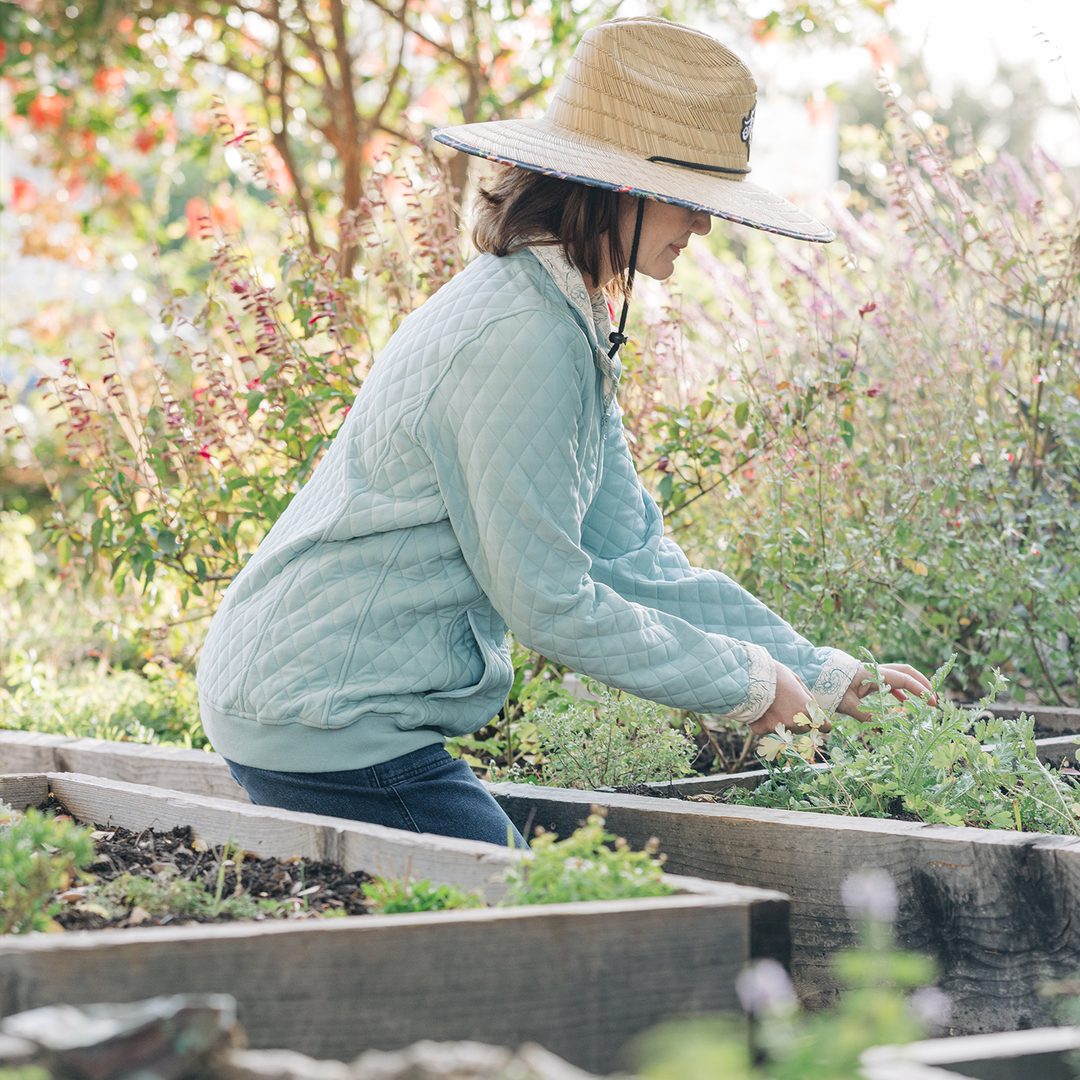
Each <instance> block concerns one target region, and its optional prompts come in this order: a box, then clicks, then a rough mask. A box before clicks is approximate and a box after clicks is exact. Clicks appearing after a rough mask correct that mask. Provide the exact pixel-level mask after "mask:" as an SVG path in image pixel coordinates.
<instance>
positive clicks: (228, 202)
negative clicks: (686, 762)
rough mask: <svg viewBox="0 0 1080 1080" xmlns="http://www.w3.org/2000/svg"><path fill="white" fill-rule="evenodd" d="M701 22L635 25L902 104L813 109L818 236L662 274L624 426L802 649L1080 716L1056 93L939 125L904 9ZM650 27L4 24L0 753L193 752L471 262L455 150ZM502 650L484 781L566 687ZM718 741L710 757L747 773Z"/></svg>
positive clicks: (653, 287) (674, 526)
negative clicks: (598, 45) (231, 603)
mask: <svg viewBox="0 0 1080 1080" xmlns="http://www.w3.org/2000/svg"><path fill="white" fill-rule="evenodd" d="M696 5H697V0H678V2H672V3H667V4H652V5H651V6H647V8H642V6H641V5H640V4H639V5H638V6H637V7H635V8H634V13H637V12H638V11H639V10H648V11H649V12H650V13H653V14H659V15H664V16H667V17H671V18H677V19H687V20H690V19H701V18H704V17H706V16H707V18H708V20H709V25H711V26H713V27H714V28H715V29H716V32H717V33H720V34H721V35H722V36H723V35H724V33H725V32H728V33H729V35H730V36H734V37H740V38H741V37H745V38H746V39H747V40H759V41H760V40H767V39H775V38H787V39H789V40H790V41H792V42H795V43H798V42H800V41H805V39H810V41H811V42H815V43H816V42H821V41H824V42H827V43H828V42H833V43H837V42H849V43H850V42H857V43H859V44H866V45H867V47H868V48H869V49H870V52H871V55H872V56H873V58H874V63H875V65H876V67H877V69H878V71H879V78H878V80H877V83H876V84H873V83H872V82H871V81H869V80H868V81H865V82H864V83H861V84H857V85H856V84H853V85H847V86H839V85H838V86H833V87H830V88H829V96H830V98H831V99H832V100H833V102H834V103H835V107H836V108H837V109H838V110H839V119H840V150H839V153H840V157H839V162H840V178H841V181H842V182H841V183H840V184H839V185H836V187H835V188H834V190H833V193H832V201H831V203H830V205H829V206H827V207H824V206H823V207H821V208H820V212H821V213H823V214H826V215H828V216H829V218H830V220H832V221H833V222H834V223H835V226H836V228H837V231H838V233H839V239H838V240H837V241H836V242H835V243H834V244H832V245H829V246H828V247H826V248H818V247H817V246H810V245H805V246H800V245H797V244H794V243H788V242H785V241H779V242H777V241H775V240H774V238H769V237H766V236H764V235H763V234H761V233H757V232H754V231H752V230H746V229H742V228H739V227H737V226H727V225H725V224H722V223H718V224H717V226H716V228H714V231H713V233H712V234H711V236H710V237H708V238H707V239H705V240H703V241H700V242H699V243H698V244H697V246H696V250H695V248H693V247H692V248H691V249H689V250H688V252H687V253H685V254H684V256H683V259H682V260H681V263H682V264H684V265H681V267H680V271H679V274H678V275H677V278H675V279H673V280H672V281H671V282H669V283H666V284H658V283H653V282H642V283H641V285H640V286H639V299H638V303H637V304H636V305H635V313H634V317H635V319H636V324H635V326H634V333H633V335H632V342H633V343H634V344H633V345H632V347H630V348H628V349H626V350H624V364H625V366H626V375H625V377H624V381H623V386H622V390H621V397H622V400H623V404H624V408H625V409H626V413H627V429H628V433H629V435H630V438H631V440H632V449H633V452H634V454H635V456H636V458H637V461H638V464H639V468H640V470H641V474H642V478H643V480H644V482H645V483H646V485H647V486H648V487H649V488H650V490H652V491H653V492H654V494H655V495H656V497H657V499H658V501H659V502H660V503H661V505H662V507H663V510H664V513H665V516H666V519H667V521H668V524H669V527H670V529H671V531H672V533H673V535H675V536H676V537H677V538H678V539H679V541H680V542H681V543H682V544H683V545H684V546H685V547H686V549H687V551H688V552H689V553H690V555H691V558H692V559H693V560H694V561H695V562H697V563H698V564H700V565H706V566H715V567H719V568H721V569H723V570H724V571H725V572H727V573H728V574H730V575H731V576H733V577H736V578H737V579H738V580H740V581H742V582H743V583H744V584H745V585H746V586H747V587H748V588H750V589H751V590H753V591H755V592H757V593H758V594H760V595H761V596H762V597H763V598H764V599H765V600H766V601H767V602H768V603H770V604H771V605H772V606H774V607H775V608H776V609H777V610H779V611H781V612H782V613H783V614H784V616H785V617H786V618H788V619H789V620H791V621H792V622H793V623H794V624H795V625H796V626H797V627H798V628H799V629H800V630H802V631H803V632H804V633H806V634H807V635H808V636H809V637H811V638H812V639H813V640H815V641H820V642H822V643H830V644H834V645H837V646H840V647H844V648H847V649H849V650H850V651H856V652H857V650H858V648H859V647H861V646H866V647H869V648H871V649H872V650H873V651H874V652H875V654H876V655H877V656H878V657H879V658H880V659H905V660H907V661H908V662H910V663H913V664H916V665H919V666H921V667H922V668H923V669H925V670H932V669H933V668H935V667H937V666H938V665H939V664H940V662H941V661H942V660H943V659H944V658H945V657H947V656H948V655H950V654H951V653H952V652H954V651H955V652H958V653H959V655H960V657H961V661H960V662H959V663H958V664H957V666H956V668H955V669H954V673H953V676H952V679H953V685H952V690H953V692H954V693H955V694H957V695H958V696H966V697H975V696H977V695H978V691H979V688H980V684H981V680H982V679H983V678H984V677H985V675H986V673H987V671H988V668H989V667H990V666H998V667H1001V668H1002V669H1003V670H1004V671H1005V673H1006V675H1007V676H1008V677H1009V678H1010V680H1011V686H1012V693H1013V695H1014V696H1016V697H1018V698H1021V699H1023V698H1024V697H1025V696H1026V697H1028V698H1029V699H1030V700H1032V701H1035V700H1039V701H1044V702H1050V703H1066V704H1075V703H1076V701H1077V677H1078V672H1080V626H1078V612H1080V557H1078V556H1080V551H1078V550H1077V548H1078V545H1080V540H1078V539H1077V537H1078V536H1080V528H1078V527H1077V526H1078V524H1080V522H1078V521H1077V507H1078V498H1080V359H1078V349H1080V346H1078V339H1080V321H1078V312H1077V303H1078V301H1077V297H1078V295H1080V240H1078V234H1077V203H1078V199H1077V193H1076V183H1077V177H1076V175H1075V171H1073V172H1070V170H1069V169H1068V168H1066V167H1063V166H1059V165H1058V164H1056V163H1055V162H1054V161H1052V160H1051V159H1050V158H1049V157H1048V156H1047V155H1046V154H1045V153H1042V152H1041V151H1040V150H1039V148H1038V147H1037V146H1035V145H1033V143H1032V137H1033V127H1032V122H1031V118H1032V115H1033V109H1034V106H1035V105H1037V104H1038V100H1039V95H1040V93H1041V89H1040V84H1039V82H1038V79H1037V78H1036V76H1035V74H1034V73H1033V72H1031V71H1030V70H1026V69H1016V70H1007V69H1003V70H1001V71H1000V72H999V78H998V83H1000V86H1001V88H1002V89H1000V90H998V91H995V92H994V93H991V94H987V95H985V96H983V97H979V98H974V97H971V96H966V95H965V94H963V93H960V94H957V95H955V96H954V97H953V98H952V99H951V101H949V102H948V107H947V108H946V107H945V105H943V103H942V102H940V101H938V100H937V99H936V98H934V96H933V94H931V93H930V90H929V82H928V80H927V78H926V75H925V73H924V72H923V70H922V68H921V65H920V62H919V60H918V58H917V57H915V56H907V55H905V54H903V53H902V51H901V52H900V53H897V50H896V46H894V45H893V44H892V42H891V40H890V39H889V38H888V36H887V35H886V34H885V33H884V31H883V23H882V21H881V15H882V12H883V9H884V7H885V4H884V3H878V2H874V0H821V2H806V3H799V2H796V0H767V2H766V0H727V2H724V3H721V4H719V5H717V4H708V5H705V6H704V7H699V6H696ZM705 8H707V10H705ZM627 11H629V9H627V8H625V7H624V6H620V4H618V3H616V2H612V3H610V4H608V5H606V6H604V7H603V8H602V10H601V9H599V8H597V7H596V6H595V5H589V4H587V3H584V2H571V0H564V2H557V3H541V2H538V3H526V2H524V0H510V2H505V3H504V2H503V0H486V2H468V0H405V2H403V3H400V4H398V3H396V2H383V0H355V2H352V3H347V2H345V0H245V2H242V3H218V2H216V0H190V2H188V0H181V2H173V3H169V4H162V3H159V2H158V0H134V2H132V3H118V2H115V0H101V2H89V3H79V2H78V0H73V2H72V3H70V4H63V3H58V2H55V0H23V2H22V3H20V4H19V5H17V6H16V5H14V4H10V3H0V117H2V119H0V123H2V125H3V127H2V132H0V135H2V137H3V138H4V139H5V140H6V142H7V145H8V147H10V148H12V149H14V150H16V151H17V155H18V156H17V159H16V160H17V162H18V165H17V167H15V168H13V169H9V170H8V171H9V176H8V178H7V179H6V181H5V185H4V188H3V198H4V201H5V205H4V213H3V215H2V220H3V222H4V226H3V229H4V236H3V241H4V245H5V248H6V249H7V258H8V259H9V266H10V265H11V260H12V259H14V260H15V263H16V265H17V266H18V267H19V274H18V277H19V280H17V281H15V280H13V279H12V280H13V284H14V285H16V286H18V287H19V288H20V289H21V290H22V291H21V292H18V293H17V295H14V296H11V297H9V300H8V302H7V303H6V304H5V310H4V313H3V316H2V321H3V327H2V329H3V332H4V347H3V352H2V354H0V375H2V379H3V401H2V403H0V404H2V406H3V410H4V411H3V425H2V427H3V438H2V443H0V472H2V475H3V483H2V487H0V503H2V507H0V509H2V513H0V554H2V556H3V557H2V559H0V595H2V598H3V599H2V603H3V605H4V617H3V618H2V619H0V725H3V726H9V727H34V728H38V729H40V730H50V731H64V730H67V731H71V732H72V733H78V734H99V735H105V736H107V737H122V738H133V739H139V740H150V741H152V740H155V739H162V740H167V741H176V742H181V743H184V742H188V743H190V744H191V745H203V744H204V743H205V740H204V739H203V737H202V734H201V728H199V726H198V722H197V708H196V699H195V694H194V688H193V678H192V676H193V672H194V668H195V665H196V664H197V658H198V650H199V646H200V643H201V640H202V636H203V634H204V632H205V628H206V625H207V621H208V618H209V616H210V615H211V614H212V612H213V610H214V608H215V606H216V603H217V600H218V598H219V596H220V592H221V590H222V589H223V588H224V587H225V585H227V583H228V581H229V580H230V579H231V577H232V575H233V574H234V573H235V572H236V570H237V569H238V568H239V567H240V566H241V565H242V564H243V561H244V559H245V558H246V557H247V556H248V555H249V554H250V552H251V551H252V550H253V549H254V547H255V545H256V544H257V543H258V540H259V538H260V537H261V536H262V535H263V534H264V533H265V531H266V529H267V528H269V526H270V525H271V524H272V523H273V521H274V520H275V519H276V517H277V516H278V514H280V513H281V511H282V510H283V509H284V507H285V506H286V505H287V504H288V500H289V499H290V498H291V496H292V494H294V493H295V491H296V490H297V488H298V487H299V485H300V484H301V483H302V482H303V480H304V478H305V477H306V476H307V475H308V474H309V473H310V471H311V469H312V468H314V467H315V466H316V465H317V462H318V459H319V456H320V454H321V452H322V450H323V449H324V447H325V445H326V443H327V441H328V440H329V439H330V438H332V436H333V433H334V431H335V430H336V427H337V425H338V424H339V423H340V422H341V419H342V418H343V416H344V414H345V411H346V410H347V408H348V405H349V402H350V400H351V398H352V396H353V394H354V393H355V391H356V389H357V388H358V387H359V385H360V384H361V383H362V381H363V378H364V375H365V373H366V371H367V370H368V367H369V366H370V364H371V362H372V361H373V359H374V357H375V356H376V355H377V353H378V350H379V348H380V347H381V345H382V344H383V343H384V342H385V340H386V338H387V337H388V336H389V334H390V333H392V331H393V329H394V328H395V327H396V326H397V324H398V323H399V322H400V320H401V319H402V318H403V317H404V316H405V315H407V314H408V312H409V311H411V310H412V309H413V308H415V307H416V306H418V305H419V304H421V303H423V301H424V299H425V297H426V296H428V295H430V293H431V292H432V291H434V290H435V289H436V288H438V287H439V285H440V284H441V283H442V282H443V281H445V280H446V279H447V278H448V277H449V276H450V275H451V274H452V273H454V272H455V271H456V270H457V269H459V268H460V267H461V266H462V265H464V263H465V261H466V260H467V259H468V258H469V257H470V254H471V252H470V250H469V246H468V241H467V234H466V233H464V232H463V231H461V228H460V226H461V224H462V205H463V203H465V204H467V201H468V195H469V191H470V188H471V184H472V183H473V182H474V181H475V178H476V177H477V176H478V175H480V173H481V171H482V166H478V165H477V163H475V162H473V163H472V165H471V166H470V161H469V159H467V158H465V157H463V156H461V155H451V154H448V153H444V152H443V150H442V148H438V147H435V146H434V145H433V144H432V143H431V141H430V139H429V134H430V132H431V130H432V129H433V128H434V127H437V126H440V125H442V124H446V123H455V122H462V121H472V120H484V119H496V118H500V117H505V116H510V115H526V116H527V115H539V114H540V112H541V111H542V107H543V103H544V101H545V99H546V98H545V95H546V94H547V92H548V91H549V89H550V88H551V86H552V84H553V83H554V82H555V81H557V78H558V76H559V74H560V73H561V71H562V70H563V68H564V66H565V62H566V60H567V59H568V57H569V55H570V54H571V52H572V51H573V47H574V45H575V44H576V42H577V40H578V38H579V37H580V35H581V33H582V32H583V31H584V29H586V28H587V27H588V26H590V25H592V24H593V23H595V22H597V21H599V20H600V19H601V18H604V17H607V16H610V15H613V14H615V15H617V14H621V13H624V12H627ZM995 85H997V84H995ZM811 104H812V103H811ZM470 168H471V170H472V171H471V172H470ZM8 291H9V293H10V292H11V290H10V289H9V290H8ZM515 660H516V666H517V669H518V678H517V680H516V682H515V690H514V692H512V694H511V697H510V700H508V702H507V705H506V707H505V708H504V710H503V711H502V713H501V714H500V716H499V717H497V718H495V719H494V720H493V722H492V724H491V725H489V726H488V727H487V728H485V729H484V730H483V731H482V732H480V733H478V735H477V736H475V737H473V738H472V739H470V740H465V741H464V743H467V744H468V745H464V743H463V745H462V746H460V747H458V748H457V751H458V752H461V753H465V754H467V756H469V757H470V759H471V760H473V761H474V763H476V764H477V765H478V767H483V766H484V765H486V764H488V763H492V764H495V765H498V766H501V767H512V766H514V765H515V764H527V763H528V762H529V761H530V760H535V759H536V758H537V757H538V756H539V755H540V750H539V747H540V746H541V744H542V735H541V734H539V733H537V732H536V729H535V725H532V726H530V724H529V714H530V713H531V712H532V711H533V709H534V708H535V707H536V706H537V705H538V704H543V703H544V702H545V701H548V700H549V699H550V698H551V697H552V696H553V695H554V696H555V697H558V696H560V695H562V694H563V693H564V690H563V684H564V682H566V676H567V673H566V672H564V671H563V670H562V669H560V668H558V667H557V666H556V665H553V664H551V663H549V662H548V661H546V660H545V659H544V658H542V657H536V656H535V655H530V654H529V653H528V652H527V650H524V649H517V650H516V651H515ZM671 720H672V723H674V724H677V725H690V728H691V729H694V720H695V718H693V717H683V716H672V718H671ZM697 737H698V742H699V745H700V746H702V748H703V751H704V752H703V756H702V760H701V762H699V763H698V767H724V765H725V764H727V765H728V766H731V765H733V764H734V763H735V762H736V761H737V760H740V759H742V760H745V752H744V751H745V747H741V744H740V743H738V742H736V743H735V744H734V745H733V746H729V745H728V744H727V743H724V741H723V739H722V738H720V737H719V736H718V734H717V732H716V731H715V730H714V731H711V732H708V733H706V732H703V731H701V730H698V731H697ZM728 750H730V756H729V755H728Z"/></svg>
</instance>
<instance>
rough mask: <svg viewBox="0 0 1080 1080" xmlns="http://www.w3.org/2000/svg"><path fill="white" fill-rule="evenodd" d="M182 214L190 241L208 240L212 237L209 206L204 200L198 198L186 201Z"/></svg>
mask: <svg viewBox="0 0 1080 1080" xmlns="http://www.w3.org/2000/svg"><path fill="white" fill-rule="evenodd" d="M184 213H185V214H186V215H187V221H188V228H187V234H188V236H189V237H191V239H192V240H209V239H210V238H211V237H212V236H213V235H214V224H213V221H212V220H211V217H210V214H211V210H210V204H209V203H208V202H207V201H206V200H205V199H200V198H199V197H198V196H196V197H195V198H194V199H188V204H187V207H186V208H185V210H184Z"/></svg>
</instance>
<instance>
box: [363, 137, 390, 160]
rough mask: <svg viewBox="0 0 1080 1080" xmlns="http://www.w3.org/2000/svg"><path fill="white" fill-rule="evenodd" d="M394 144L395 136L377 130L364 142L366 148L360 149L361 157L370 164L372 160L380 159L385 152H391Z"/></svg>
mask: <svg viewBox="0 0 1080 1080" xmlns="http://www.w3.org/2000/svg"><path fill="white" fill-rule="evenodd" d="M394 145H395V143H394V138H393V136H391V135H387V133H386V132H385V131H376V132H375V134H374V135H372V136H371V138H370V139H368V141H367V142H366V143H364V148H363V150H361V151H360V157H361V158H362V159H363V161H364V163H365V164H367V165H370V164H371V163H372V162H375V161H378V160H379V158H381V157H382V156H383V155H384V154H387V153H389V152H390V150H391V149H392V148H393V146H394Z"/></svg>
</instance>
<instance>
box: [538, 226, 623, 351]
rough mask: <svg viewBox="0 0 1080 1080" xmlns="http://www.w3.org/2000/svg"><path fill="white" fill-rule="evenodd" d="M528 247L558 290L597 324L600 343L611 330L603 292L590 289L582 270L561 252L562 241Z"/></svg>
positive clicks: (588, 319) (590, 320)
mask: <svg viewBox="0 0 1080 1080" xmlns="http://www.w3.org/2000/svg"><path fill="white" fill-rule="evenodd" d="M529 250H530V251H531V252H532V253H533V254H534V255H535V256H536V257H537V259H538V260H539V261H540V265H541V266H543V268H544V269H545V270H546V271H547V272H548V273H549V274H550V275H551V280H552V281H554V282H555V284H556V285H557V286H558V288H559V292H561V293H562V294H563V296H565V297H566V299H567V300H569V301H570V303H571V304H573V305H574V307H576V308H577V309H578V311H580V312H581V314H582V315H583V316H584V317H585V320H586V322H589V323H592V325H593V326H594V327H595V328H596V339H597V341H598V342H600V344H601V347H602V346H603V343H604V342H605V341H607V339H608V334H610V333H611V315H610V312H609V311H608V306H607V300H606V299H605V298H604V294H603V292H602V291H601V290H600V289H597V290H596V292H594V293H592V294H590V293H589V290H588V289H587V288H585V279H584V278H583V277H582V276H581V271H580V270H578V268H577V267H576V266H574V265H573V263H571V262H570V261H569V260H568V259H567V257H566V256H565V255H564V254H563V249H562V246H561V245H559V244H550V245H549V244H537V245H532V244H530V245H529Z"/></svg>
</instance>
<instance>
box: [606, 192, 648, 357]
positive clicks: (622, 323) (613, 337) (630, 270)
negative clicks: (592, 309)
mask: <svg viewBox="0 0 1080 1080" xmlns="http://www.w3.org/2000/svg"><path fill="white" fill-rule="evenodd" d="M644 218H645V200H644V199H643V198H641V196H638V205H637V221H636V222H635V224H634V242H633V244H631V245H630V265H629V267H627V272H626V294H625V296H624V297H623V306H622V314H621V315H620V316H619V329H618V330H613V331H612V332H611V333H610V334H608V341H610V342H611V349H610V351H609V352H608V359H609V360H613V359H614V358H615V354H616V353H617V352H618V351H619V346H620V345H625V344H626V343H627V341H628V340H629V338H627V336H626V335H625V334H624V333H623V331H624V330H625V329H626V316H627V315H628V314H629V311H630V294H631V293H632V292H633V291H634V270H635V268H636V267H637V250H638V242H639V241H640V240H641V222H642V221H643V220H644Z"/></svg>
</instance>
